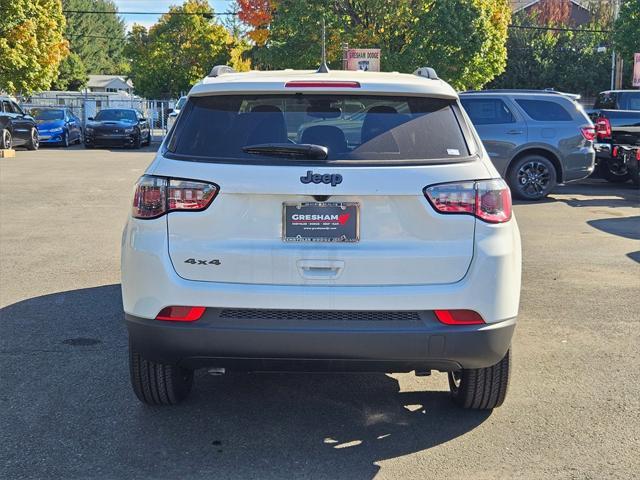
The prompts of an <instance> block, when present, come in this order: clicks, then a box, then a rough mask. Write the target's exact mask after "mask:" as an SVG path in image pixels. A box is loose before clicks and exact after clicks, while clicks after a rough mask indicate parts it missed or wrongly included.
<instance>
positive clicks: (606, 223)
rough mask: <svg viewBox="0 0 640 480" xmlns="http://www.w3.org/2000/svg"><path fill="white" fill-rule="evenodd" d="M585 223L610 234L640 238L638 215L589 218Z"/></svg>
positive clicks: (634, 238)
mask: <svg viewBox="0 0 640 480" xmlns="http://www.w3.org/2000/svg"><path fill="white" fill-rule="evenodd" d="M587 224H588V225H591V226H592V227H593V228H597V229H598V230H602V231H603V232H606V233H611V234H612V235H618V236H620V237H624V238H629V239H631V240H640V216H636V217H616V218H601V219H599V220H589V221H588V222H587Z"/></svg>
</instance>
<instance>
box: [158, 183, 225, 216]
mask: <svg viewBox="0 0 640 480" xmlns="http://www.w3.org/2000/svg"><path fill="white" fill-rule="evenodd" d="M217 193H218V187H216V186H215V185H213V184H212V183H203V182H192V181H190V180H176V179H171V180H170V181H169V194H168V199H169V211H171V210H202V209H204V208H207V207H208V206H209V204H210V203H211V201H212V200H213V199H214V198H215V196H216V194H217Z"/></svg>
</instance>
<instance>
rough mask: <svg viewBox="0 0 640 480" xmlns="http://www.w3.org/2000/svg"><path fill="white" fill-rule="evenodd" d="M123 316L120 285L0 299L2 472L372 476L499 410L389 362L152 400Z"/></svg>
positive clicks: (235, 378) (210, 385) (215, 381)
mask: <svg viewBox="0 0 640 480" xmlns="http://www.w3.org/2000/svg"><path fill="white" fill-rule="evenodd" d="M121 317H122V314H121V297H120V288H119V285H107V286H101V287H95V288H87V289H81V290H74V291H68V292H60V293H55V294H51V295H44V296H41V297H36V298H31V299H28V300H24V301H21V302H18V303H15V304H13V305H9V306H7V307H5V308H3V309H1V310H0V325H2V335H1V338H0V358H1V359H2V365H0V368H2V371H3V388H2V393H1V394H0V405H1V406H2V407H3V408H2V412H3V413H2V417H3V418H2V420H1V423H2V425H3V438H4V439H5V440H4V441H3V445H4V447H3V449H4V450H5V452H4V453H0V477H2V478H17V477H25V476H26V477H32V478H44V477H48V478H76V477H82V478H86V477H90V478H114V477H127V478H132V477H141V476H142V477H148V478H154V479H159V478H187V477H193V476H197V477H206V478H270V477H271V478H282V477H288V478H292V477H296V478H298V477H305V478H327V477H331V478H372V477H373V476H375V475H376V473H377V472H378V470H379V466H378V465H376V464H375V462H379V461H381V460H384V459H388V458H394V457H398V456H401V455H407V454H411V453H414V452H417V451H421V450H425V449H429V448H431V447H434V446H436V445H439V444H442V443H444V442H447V441H449V440H452V439H454V438H456V437H458V436H460V435H464V434H465V433H467V432H469V431H470V430H473V429H474V428H476V427H477V426H478V425H480V424H481V423H483V422H484V421H485V420H486V419H487V418H488V416H489V413H488V412H470V411H463V410H460V409H458V408H456V407H454V406H453V405H452V404H451V403H450V401H449V398H448V394H447V393H445V392H400V390H399V385H398V382H397V381H396V380H395V379H394V378H392V377H390V376H387V375H384V374H358V375H355V374H353V375H352V374H276V373H269V374H266V373H265V374H230V375H226V376H224V377H211V376H209V375H207V374H206V373H204V372H198V374H197V375H196V385H195V388H194V392H193V394H192V396H191V397H190V398H189V400H188V401H187V402H185V403H184V404H183V405H181V406H178V407H169V408H151V407H145V406H143V405H141V404H140V403H138V401H137V399H136V398H135V396H134V395H133V393H132V391H131V389H130V386H129V379H128V369H127V360H126V359H127V346H126V345H127V339H126V333H125V328H124V325H123V323H122V320H121ZM4 455H8V458H6V459H4V458H2V457H4Z"/></svg>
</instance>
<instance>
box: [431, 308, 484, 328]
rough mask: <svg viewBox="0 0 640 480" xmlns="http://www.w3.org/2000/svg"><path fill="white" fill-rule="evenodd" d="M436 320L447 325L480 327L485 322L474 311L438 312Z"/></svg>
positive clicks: (436, 312)
mask: <svg viewBox="0 0 640 480" xmlns="http://www.w3.org/2000/svg"><path fill="white" fill-rule="evenodd" d="M435 314H436V318H437V319H438V321H439V322H440V323H444V324H445V325H480V324H483V323H484V320H483V319H482V317H481V316H480V314H479V313H478V312H474V311H473V310H436V311H435Z"/></svg>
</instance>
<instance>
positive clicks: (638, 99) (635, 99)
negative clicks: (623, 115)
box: [619, 92, 640, 110]
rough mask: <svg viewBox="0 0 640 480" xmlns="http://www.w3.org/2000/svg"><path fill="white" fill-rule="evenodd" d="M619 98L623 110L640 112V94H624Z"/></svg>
mask: <svg viewBox="0 0 640 480" xmlns="http://www.w3.org/2000/svg"><path fill="white" fill-rule="evenodd" d="M619 97H620V98H619V103H620V109H621V110H640V92H623V93H620V94H619Z"/></svg>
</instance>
